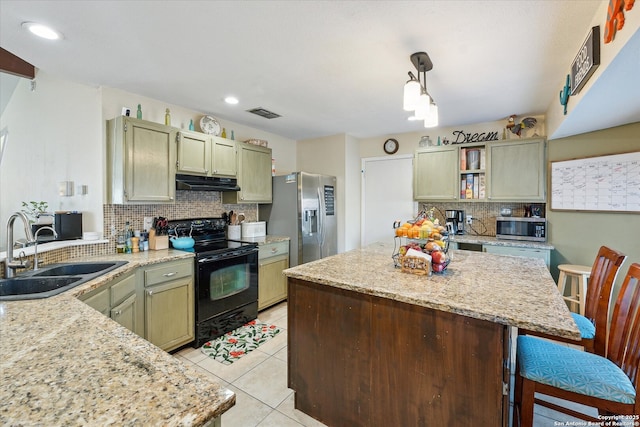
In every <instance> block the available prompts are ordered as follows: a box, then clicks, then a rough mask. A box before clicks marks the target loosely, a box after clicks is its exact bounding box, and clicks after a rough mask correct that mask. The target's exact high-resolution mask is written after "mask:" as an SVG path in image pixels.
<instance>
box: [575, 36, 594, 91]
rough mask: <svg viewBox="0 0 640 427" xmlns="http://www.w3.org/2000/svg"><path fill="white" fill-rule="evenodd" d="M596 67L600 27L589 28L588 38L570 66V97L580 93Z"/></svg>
mask: <svg viewBox="0 0 640 427" xmlns="http://www.w3.org/2000/svg"><path fill="white" fill-rule="evenodd" d="M598 65H600V26H597V27H593V28H591V32H590V33H589V36H588V37H587V39H586V40H585V41H584V43H583V44H582V47H581V48H580V51H579V52H578V55H577V56H576V59H574V60H573V64H571V95H575V94H576V93H578V92H580V89H582V87H583V86H584V84H585V83H586V82H587V80H589V77H591V75H592V74H593V72H594V71H595V70H596V68H598Z"/></svg>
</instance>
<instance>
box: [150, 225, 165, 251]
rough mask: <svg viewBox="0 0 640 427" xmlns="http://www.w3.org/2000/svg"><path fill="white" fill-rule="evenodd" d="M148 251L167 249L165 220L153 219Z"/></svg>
mask: <svg viewBox="0 0 640 427" xmlns="http://www.w3.org/2000/svg"><path fill="white" fill-rule="evenodd" d="M149 249H151V250H153V251H158V250H161V249H169V235H168V234H167V220H166V218H162V217H158V218H154V219H153V226H152V227H151V230H149Z"/></svg>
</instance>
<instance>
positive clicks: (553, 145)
mask: <svg viewBox="0 0 640 427" xmlns="http://www.w3.org/2000/svg"><path fill="white" fill-rule="evenodd" d="M639 135H640V122H638V123H634V124H630V125H625V126H620V127H616V128H612V129H605V130H601V131H597V132H590V133H585V134H582V135H576V136H572V137H568V138H562V139H555V140H551V141H549V142H548V160H549V161H554V160H567V159H574V158H582V157H590V156H600V155H607V154H617V153H624V152H630V151H640V136H639ZM547 218H548V221H549V239H550V240H549V243H551V244H552V245H553V246H554V247H555V248H556V250H555V251H553V253H552V257H551V264H552V274H553V275H554V277H556V278H557V274H558V271H557V265H558V264H580V265H589V266H590V265H591V264H593V260H594V258H595V255H596V253H597V252H598V248H600V246H602V245H606V246H609V247H611V248H613V249H616V250H619V251H621V252H623V253H624V254H626V255H627V256H628V259H627V261H626V262H625V264H624V265H623V266H622V268H621V270H620V274H619V275H618V280H617V282H616V283H617V284H618V286H619V285H620V283H621V282H622V278H623V276H624V275H625V274H626V272H627V268H628V267H629V265H630V264H631V263H633V262H640V214H639V213H637V212H636V213H607V212H583V211H579V212H563V211H552V210H550V209H549V206H548V207H547ZM616 289H617V288H616ZM616 293H617V290H616Z"/></svg>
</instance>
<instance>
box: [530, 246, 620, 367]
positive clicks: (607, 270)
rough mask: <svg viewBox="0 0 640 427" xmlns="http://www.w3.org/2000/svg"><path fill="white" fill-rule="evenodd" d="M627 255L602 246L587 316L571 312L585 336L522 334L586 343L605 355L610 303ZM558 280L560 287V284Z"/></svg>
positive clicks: (593, 269)
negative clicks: (571, 337) (574, 338)
mask: <svg viewBox="0 0 640 427" xmlns="http://www.w3.org/2000/svg"><path fill="white" fill-rule="evenodd" d="M626 259H627V256H626V255H624V254H622V253H620V252H618V251H616V250H614V249H611V248H608V247H607V246H601V247H600V249H599V250H598V254H597V255H596V258H595V260H594V262H593V266H592V267H591V273H590V276H591V277H590V280H589V287H588V290H587V293H586V299H585V311H584V316H583V315H581V314H578V313H571V317H573V320H574V321H575V322H576V325H577V326H578V329H579V330H580V335H581V339H580V340H577V341H575V340H572V339H570V338H563V337H557V336H551V335H548V334H544V333H540V332H533V331H530V330H526V329H520V330H519V331H518V333H519V335H535V336H539V337H543V338H548V339H552V340H556V341H562V342H566V343H569V344H574V345H580V346H583V347H584V349H585V350H586V351H588V352H590V353H596V354H599V355H600V356H604V355H605V348H606V342H607V324H608V323H609V306H610V303H611V292H612V289H613V285H614V283H615V281H616V277H618V271H619V270H620V267H621V266H622V264H623V263H624V261H625V260H626ZM560 284H561V282H560V280H558V287H560Z"/></svg>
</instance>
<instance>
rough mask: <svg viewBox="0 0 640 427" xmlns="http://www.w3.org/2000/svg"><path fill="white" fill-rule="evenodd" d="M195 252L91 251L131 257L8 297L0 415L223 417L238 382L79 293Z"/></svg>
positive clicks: (12, 418)
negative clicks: (90, 274) (65, 286)
mask: <svg viewBox="0 0 640 427" xmlns="http://www.w3.org/2000/svg"><path fill="white" fill-rule="evenodd" d="M192 257H193V254H192V253H189V252H183V251H176V250H161V251H148V252H140V253H135V254H126V255H125V254H122V255H116V254H114V255H107V256H99V257H93V258H91V259H83V260H82V261H89V260H91V261H109V260H114V261H128V263H127V264H125V265H123V266H121V267H119V268H117V269H114V270H112V271H109V272H107V273H105V274H104V275H102V276H100V277H98V278H96V279H94V280H91V281H89V282H87V283H84V284H82V285H80V286H78V287H76V288H73V289H71V290H69V291H67V292H65V293H62V294H60V295H56V296H53V297H51V298H46V299H37V300H24V301H2V302H0V425H25V426H26V425H46V426H70V425H90V426H98V425H99V426H103V425H118V426H125V425H132V426H133V425H140V426H213V425H219V424H216V423H218V422H219V419H220V416H221V415H222V414H223V413H224V412H226V411H227V410H228V409H230V408H231V407H232V406H233V405H234V404H235V395H234V393H233V392H231V391H230V390H228V389H226V388H225V387H223V386H222V385H220V384H217V383H215V382H212V381H211V380H210V379H209V378H208V377H207V376H206V375H204V374H202V373H201V372H198V371H197V370H196V369H194V368H192V367H191V366H187V365H185V364H183V363H182V362H181V361H180V360H178V359H176V358H175V357H173V356H171V355H170V354H168V353H166V352H164V351H162V350H161V349H159V348H158V347H156V346H155V345H153V344H151V343H150V342H148V341H146V340H144V339H143V338H141V337H139V336H137V335H136V334H134V333H132V332H130V331H129V330H128V329H126V328H124V327H122V326H121V325H119V324H118V323H116V322H115V321H113V320H111V319H109V318H108V317H106V316H104V315H102V314H101V313H99V312H98V311H96V310H94V309H92V308H91V307H89V306H88V305H86V304H85V303H83V302H82V301H80V300H79V299H78V297H80V296H81V295H83V294H85V293H87V292H90V291H92V290H95V289H97V288H100V287H101V286H105V285H106V284H108V283H109V281H111V280H114V279H117V278H118V277H121V276H125V275H127V274H129V273H130V272H131V271H132V270H133V269H136V268H138V267H141V266H145V265H153V264H161V263H164V262H168V261H175V260H178V259H184V258H192Z"/></svg>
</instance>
